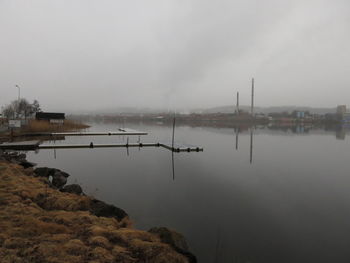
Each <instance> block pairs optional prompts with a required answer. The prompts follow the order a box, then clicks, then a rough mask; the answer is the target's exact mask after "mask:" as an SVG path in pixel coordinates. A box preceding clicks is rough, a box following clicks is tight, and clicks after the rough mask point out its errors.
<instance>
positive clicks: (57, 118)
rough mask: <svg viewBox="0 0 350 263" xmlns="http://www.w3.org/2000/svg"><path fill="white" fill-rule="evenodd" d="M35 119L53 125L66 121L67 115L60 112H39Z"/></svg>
mask: <svg viewBox="0 0 350 263" xmlns="http://www.w3.org/2000/svg"><path fill="white" fill-rule="evenodd" d="M35 119H37V120H41V121H49V122H51V123H63V122H64V120H65V114H64V113H58V112H37V113H36V114H35Z"/></svg>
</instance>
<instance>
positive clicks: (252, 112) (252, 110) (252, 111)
mask: <svg viewBox="0 0 350 263" xmlns="http://www.w3.org/2000/svg"><path fill="white" fill-rule="evenodd" d="M251 114H252V116H254V78H252V104H251Z"/></svg>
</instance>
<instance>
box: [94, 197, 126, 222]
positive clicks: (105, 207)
mask: <svg viewBox="0 0 350 263" xmlns="http://www.w3.org/2000/svg"><path fill="white" fill-rule="evenodd" d="M90 212H91V213H92V214H94V215H95V216H103V217H114V218H116V219H117V220H118V221H120V220H122V219H123V218H124V217H128V214H127V213H126V212H125V211H124V210H123V209H120V208H118V207H116V206H114V205H109V204H106V203H105V202H103V201H100V200H97V199H92V200H91V203H90Z"/></svg>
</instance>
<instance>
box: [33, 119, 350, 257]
mask: <svg viewBox="0 0 350 263" xmlns="http://www.w3.org/2000/svg"><path fill="white" fill-rule="evenodd" d="M125 126H126V127H128V128H134V129H137V130H142V131H147V132H149V135H148V136H142V137H141V141H142V142H154V141H170V140H171V133H172V128H171V127H170V126H166V125H161V124H159V125H146V124H125ZM119 127H121V125H119V124H103V123H99V124H97V123H93V124H92V127H91V129H90V130H91V131H115V130H117V128H119ZM251 135H252V136H251ZM349 136H350V134H348V132H347V131H344V130H338V131H337V132H335V131H331V130H330V131H325V130H324V129H313V130H303V129H294V130H293V131H292V130H290V129H288V130H287V129H286V130H278V129H269V128H261V129H260V128H255V129H253V132H252V134H251V131H250V130H249V129H244V128H242V129H241V132H240V133H239V136H238V145H236V133H235V130H234V129H233V128H215V127H188V126H179V127H177V128H176V135H175V137H176V141H177V142H183V143H188V144H192V145H198V146H202V147H204V152H200V153H196V152H194V153H174V158H173V160H174V172H173V169H172V153H171V152H170V151H168V150H166V149H162V148H141V149H138V148H130V149H129V153H127V150H126V149H125V148H105V149H101V148H99V149H66V150H56V159H55V154H54V151H53V150H41V151H40V152H38V153H30V154H28V159H29V160H30V161H33V162H36V163H38V164H39V165H40V166H48V167H54V168H59V169H62V170H64V171H66V172H68V173H69V174H71V177H69V183H79V184H81V185H82V187H83V189H84V191H85V193H87V194H90V195H93V196H95V197H97V198H99V199H101V200H104V201H106V202H109V203H112V204H114V205H116V206H118V207H121V208H123V209H124V210H126V211H127V213H128V214H129V215H130V217H131V219H132V220H133V221H134V225H135V227H137V228H141V229H144V230H148V229H149V228H151V227H154V226H167V227H170V228H173V229H175V230H177V231H179V232H181V233H182V234H184V235H185V237H186V239H187V241H188V243H189V245H190V248H191V251H192V252H193V253H194V254H195V255H196V256H197V258H198V260H199V262H235V263H238V262H252V263H255V262H269V263H271V262H284V263H289V262H293V263H294V262H298V263H299V262H318V263H319V262H327V263H329V262H349V261H350V249H349V247H350V174H349V165H350V140H349ZM126 140H127V139H126V137H124V138H123V137H121V136H119V137H117V136H111V137H108V136H107V137H66V139H65V141H56V144H59V143H89V142H90V141H93V142H94V143H112V142H113V143H117V142H123V141H124V142H126ZM129 140H130V142H136V141H137V140H138V138H137V136H136V137H132V136H130V138H129ZM251 142H252V143H253V147H251ZM236 146H237V147H236ZM236 148H237V149H236ZM251 149H252V155H251ZM128 154H129V155H128Z"/></svg>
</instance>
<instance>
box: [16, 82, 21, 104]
mask: <svg viewBox="0 0 350 263" xmlns="http://www.w3.org/2000/svg"><path fill="white" fill-rule="evenodd" d="M16 87H17V88H18V103H19V100H20V98H21V88H20V87H19V86H18V85H16Z"/></svg>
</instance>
